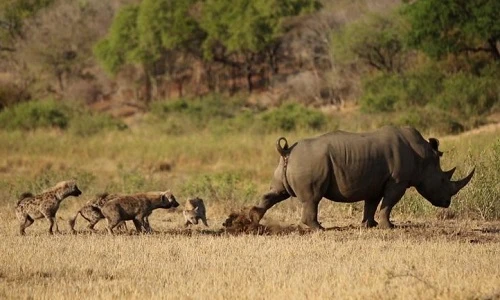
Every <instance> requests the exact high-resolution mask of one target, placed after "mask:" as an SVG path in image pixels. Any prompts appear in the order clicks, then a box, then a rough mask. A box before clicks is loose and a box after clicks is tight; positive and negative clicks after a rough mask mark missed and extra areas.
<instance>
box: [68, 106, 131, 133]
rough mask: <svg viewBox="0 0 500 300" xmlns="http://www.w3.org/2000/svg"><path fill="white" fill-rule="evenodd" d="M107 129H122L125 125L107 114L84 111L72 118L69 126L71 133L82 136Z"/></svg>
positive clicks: (125, 127)
mask: <svg viewBox="0 0 500 300" xmlns="http://www.w3.org/2000/svg"><path fill="white" fill-rule="evenodd" d="M107 129H115V130H124V129H127V125H126V124H125V123H123V122H122V121H121V120H119V119H115V118H113V117H111V116H109V115H105V114H93V113H91V112H84V113H82V114H78V115H77V116H75V117H74V118H72V119H71V122H70V126H69V131H70V132H71V133H73V134H75V135H78V136H84V137H85V136H91V135H94V134H97V133H99V132H101V131H103V130H107Z"/></svg>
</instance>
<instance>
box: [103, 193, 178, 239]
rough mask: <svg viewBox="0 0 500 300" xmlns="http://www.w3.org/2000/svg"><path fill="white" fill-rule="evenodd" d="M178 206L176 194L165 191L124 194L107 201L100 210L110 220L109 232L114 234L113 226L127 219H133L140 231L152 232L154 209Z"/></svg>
mask: <svg viewBox="0 0 500 300" xmlns="http://www.w3.org/2000/svg"><path fill="white" fill-rule="evenodd" d="M178 206H179V203H177V201H176V199H175V197H174V195H173V194H172V193H171V192H170V191H165V192H148V193H140V194H132V195H122V196H120V197H117V198H115V199H113V200H111V201H109V202H107V203H105V204H104V205H103V206H102V207H101V209H100V210H101V213H102V214H103V216H104V217H105V218H106V219H107V221H108V232H109V233H110V234H113V228H115V227H116V226H117V225H118V224H119V223H120V222H122V221H126V220H132V221H133V222H134V225H135V228H136V230H137V231H138V232H141V231H146V232H151V231H152V229H151V226H150V225H149V220H148V217H149V215H150V214H151V213H152V212H153V210H155V209H157V208H171V207H178Z"/></svg>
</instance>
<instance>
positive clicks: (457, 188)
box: [451, 168, 476, 195]
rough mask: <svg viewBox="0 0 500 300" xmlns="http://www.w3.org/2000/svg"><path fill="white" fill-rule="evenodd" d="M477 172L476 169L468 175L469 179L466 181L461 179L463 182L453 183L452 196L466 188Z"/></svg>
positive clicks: (466, 178)
mask: <svg viewBox="0 0 500 300" xmlns="http://www.w3.org/2000/svg"><path fill="white" fill-rule="evenodd" d="M475 171H476V168H474V169H472V171H471V172H470V173H469V175H467V177H465V178H464V179H461V180H458V181H452V182H451V184H452V190H451V194H452V195H455V194H456V193H458V192H459V191H460V190H461V189H462V188H463V187H464V186H466V185H467V183H469V181H470V180H471V178H472V176H473V175H474V172H475Z"/></svg>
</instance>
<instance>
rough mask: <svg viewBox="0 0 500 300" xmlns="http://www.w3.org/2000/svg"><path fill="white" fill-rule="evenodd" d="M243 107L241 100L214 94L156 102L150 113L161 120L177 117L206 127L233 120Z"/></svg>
mask: <svg viewBox="0 0 500 300" xmlns="http://www.w3.org/2000/svg"><path fill="white" fill-rule="evenodd" d="M243 105H244V101H243V100H242V99H238V98H224V97H221V96H219V95H216V94H214V95H211V96H207V97H204V98H197V99H178V100H173V101H168V102H156V103H154V104H153V105H152V108H151V111H152V112H153V113H154V114H156V115H157V116H159V117H161V118H164V117H171V116H173V115H178V116H182V117H183V118H187V119H189V120H191V121H193V122H195V123H196V124H197V125H206V124H207V123H209V122H210V121H211V120H214V119H217V120H221V119H229V118H233V117H234V116H235V115H236V114H237V113H238V112H239V110H241V107H243Z"/></svg>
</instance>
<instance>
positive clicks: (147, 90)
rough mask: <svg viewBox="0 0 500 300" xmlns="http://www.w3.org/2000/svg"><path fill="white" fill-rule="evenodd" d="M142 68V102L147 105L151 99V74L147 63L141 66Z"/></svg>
mask: <svg viewBox="0 0 500 300" xmlns="http://www.w3.org/2000/svg"><path fill="white" fill-rule="evenodd" d="M143 68H144V102H146V105H149V102H150V101H151V88H152V84H151V74H150V71H149V68H148V66H147V65H144V66H143Z"/></svg>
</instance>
